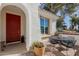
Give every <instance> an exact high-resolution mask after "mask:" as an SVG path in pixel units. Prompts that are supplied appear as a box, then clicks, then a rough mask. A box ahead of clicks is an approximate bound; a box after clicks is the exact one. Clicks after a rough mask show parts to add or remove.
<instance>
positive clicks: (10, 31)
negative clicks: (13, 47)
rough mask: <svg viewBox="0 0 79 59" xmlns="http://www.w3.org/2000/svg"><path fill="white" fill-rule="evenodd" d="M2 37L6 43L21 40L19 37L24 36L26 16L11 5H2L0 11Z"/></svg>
mask: <svg viewBox="0 0 79 59" xmlns="http://www.w3.org/2000/svg"><path fill="white" fill-rule="evenodd" d="M1 16H2V27H3V28H2V29H3V31H2V32H3V36H4V37H3V39H6V40H5V41H6V43H13V42H18V41H21V37H22V36H24V37H25V32H26V30H25V29H26V28H25V27H26V25H25V22H26V17H25V14H24V12H23V11H22V10H21V9H20V8H18V7H16V6H12V5H8V6H6V7H4V8H3V9H2V11H1Z"/></svg>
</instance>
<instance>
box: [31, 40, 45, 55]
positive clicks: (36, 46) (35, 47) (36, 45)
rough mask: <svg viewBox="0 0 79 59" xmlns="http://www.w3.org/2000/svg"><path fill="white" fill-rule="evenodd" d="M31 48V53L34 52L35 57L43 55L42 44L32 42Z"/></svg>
mask: <svg viewBox="0 0 79 59" xmlns="http://www.w3.org/2000/svg"><path fill="white" fill-rule="evenodd" d="M32 47H33V51H34V53H35V55H37V56H42V55H44V52H45V47H44V44H43V43H42V42H38V41H37V42H34V43H33V45H32Z"/></svg>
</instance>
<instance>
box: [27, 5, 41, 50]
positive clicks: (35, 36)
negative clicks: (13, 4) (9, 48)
mask: <svg viewBox="0 0 79 59" xmlns="http://www.w3.org/2000/svg"><path fill="white" fill-rule="evenodd" d="M28 11H29V16H28V17H29V19H26V47H27V50H29V47H30V46H31V45H32V43H33V42H34V41H37V40H40V39H41V34H40V33H41V32H40V19H39V16H38V6H36V4H35V5H34V4H32V5H30V7H29V10H28Z"/></svg>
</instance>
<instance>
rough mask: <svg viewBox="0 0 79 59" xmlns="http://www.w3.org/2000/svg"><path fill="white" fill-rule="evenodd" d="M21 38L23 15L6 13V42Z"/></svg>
mask: <svg viewBox="0 0 79 59" xmlns="http://www.w3.org/2000/svg"><path fill="white" fill-rule="evenodd" d="M20 39H21V16H19V15H14V14H10V13H6V43H11V42H17V41H20Z"/></svg>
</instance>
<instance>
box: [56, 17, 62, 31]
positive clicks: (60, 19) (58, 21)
mask: <svg viewBox="0 0 79 59" xmlns="http://www.w3.org/2000/svg"><path fill="white" fill-rule="evenodd" d="M56 28H57V30H58V31H62V29H63V19H62V18H61V17H60V18H59V19H58V20H57V22H56Z"/></svg>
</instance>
